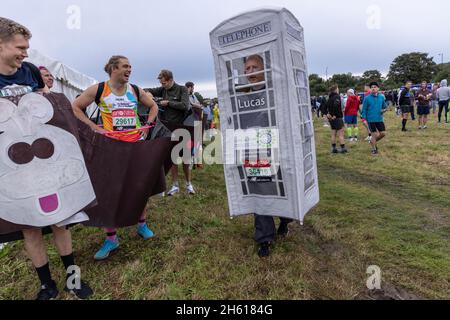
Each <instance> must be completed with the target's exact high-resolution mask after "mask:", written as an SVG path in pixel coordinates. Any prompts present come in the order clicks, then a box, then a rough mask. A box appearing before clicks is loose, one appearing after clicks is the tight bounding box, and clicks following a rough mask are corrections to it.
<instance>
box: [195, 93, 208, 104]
mask: <svg viewBox="0 0 450 320" xmlns="http://www.w3.org/2000/svg"><path fill="white" fill-rule="evenodd" d="M194 96H196V97H197V99H198V102H200V104H203V101H205V99H204V98H203V96H202V95H201V94H200V93H199V92H195V93H194Z"/></svg>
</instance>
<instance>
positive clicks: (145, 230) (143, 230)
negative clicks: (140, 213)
mask: <svg viewBox="0 0 450 320" xmlns="http://www.w3.org/2000/svg"><path fill="white" fill-rule="evenodd" d="M137 232H138V235H139V236H141V237H142V239H144V240H148V239H151V238H153V237H154V236H155V234H154V233H153V231H152V230H150V228H149V227H148V226H147V225H146V224H143V225H139V226H138V230H137Z"/></svg>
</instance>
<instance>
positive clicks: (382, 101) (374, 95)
mask: <svg viewBox="0 0 450 320" xmlns="http://www.w3.org/2000/svg"><path fill="white" fill-rule="evenodd" d="M370 90H371V93H370V95H368V96H367V97H366V98H365V99H364V103H363V108H362V110H361V118H363V119H366V121H367V123H368V127H369V130H370V132H371V133H372V139H371V140H370V143H371V144H372V154H373V155H377V154H378V146H377V144H378V141H380V140H381V139H383V138H384V137H385V136H386V126H385V125H384V116H383V114H384V113H385V112H386V111H387V106H386V98H385V97H384V95H383V94H381V93H379V90H380V87H379V85H378V83H377V82H372V83H371V84H370Z"/></svg>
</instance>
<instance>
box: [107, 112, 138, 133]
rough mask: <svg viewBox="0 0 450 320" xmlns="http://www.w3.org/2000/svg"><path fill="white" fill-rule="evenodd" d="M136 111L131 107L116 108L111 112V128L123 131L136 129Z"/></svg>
mask: <svg viewBox="0 0 450 320" xmlns="http://www.w3.org/2000/svg"><path fill="white" fill-rule="evenodd" d="M136 119H137V117H136V112H135V111H134V110H133V109H117V110H114V111H113V112H112V121H113V130H114V131H125V130H133V129H136V125H137V122H136Z"/></svg>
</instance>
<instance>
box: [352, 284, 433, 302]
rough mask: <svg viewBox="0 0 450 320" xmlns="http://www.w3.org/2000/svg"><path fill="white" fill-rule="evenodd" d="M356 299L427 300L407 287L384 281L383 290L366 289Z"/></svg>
mask: <svg viewBox="0 0 450 320" xmlns="http://www.w3.org/2000/svg"><path fill="white" fill-rule="evenodd" d="M356 300H425V299H423V298H421V297H419V296H417V295H415V294H412V293H409V292H407V291H406V290H405V289H402V288H398V287H395V286H393V285H391V284H389V283H384V284H383V285H382V288H381V290H366V291H365V292H364V293H362V294H360V295H359V296H358V297H357V298H356Z"/></svg>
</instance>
